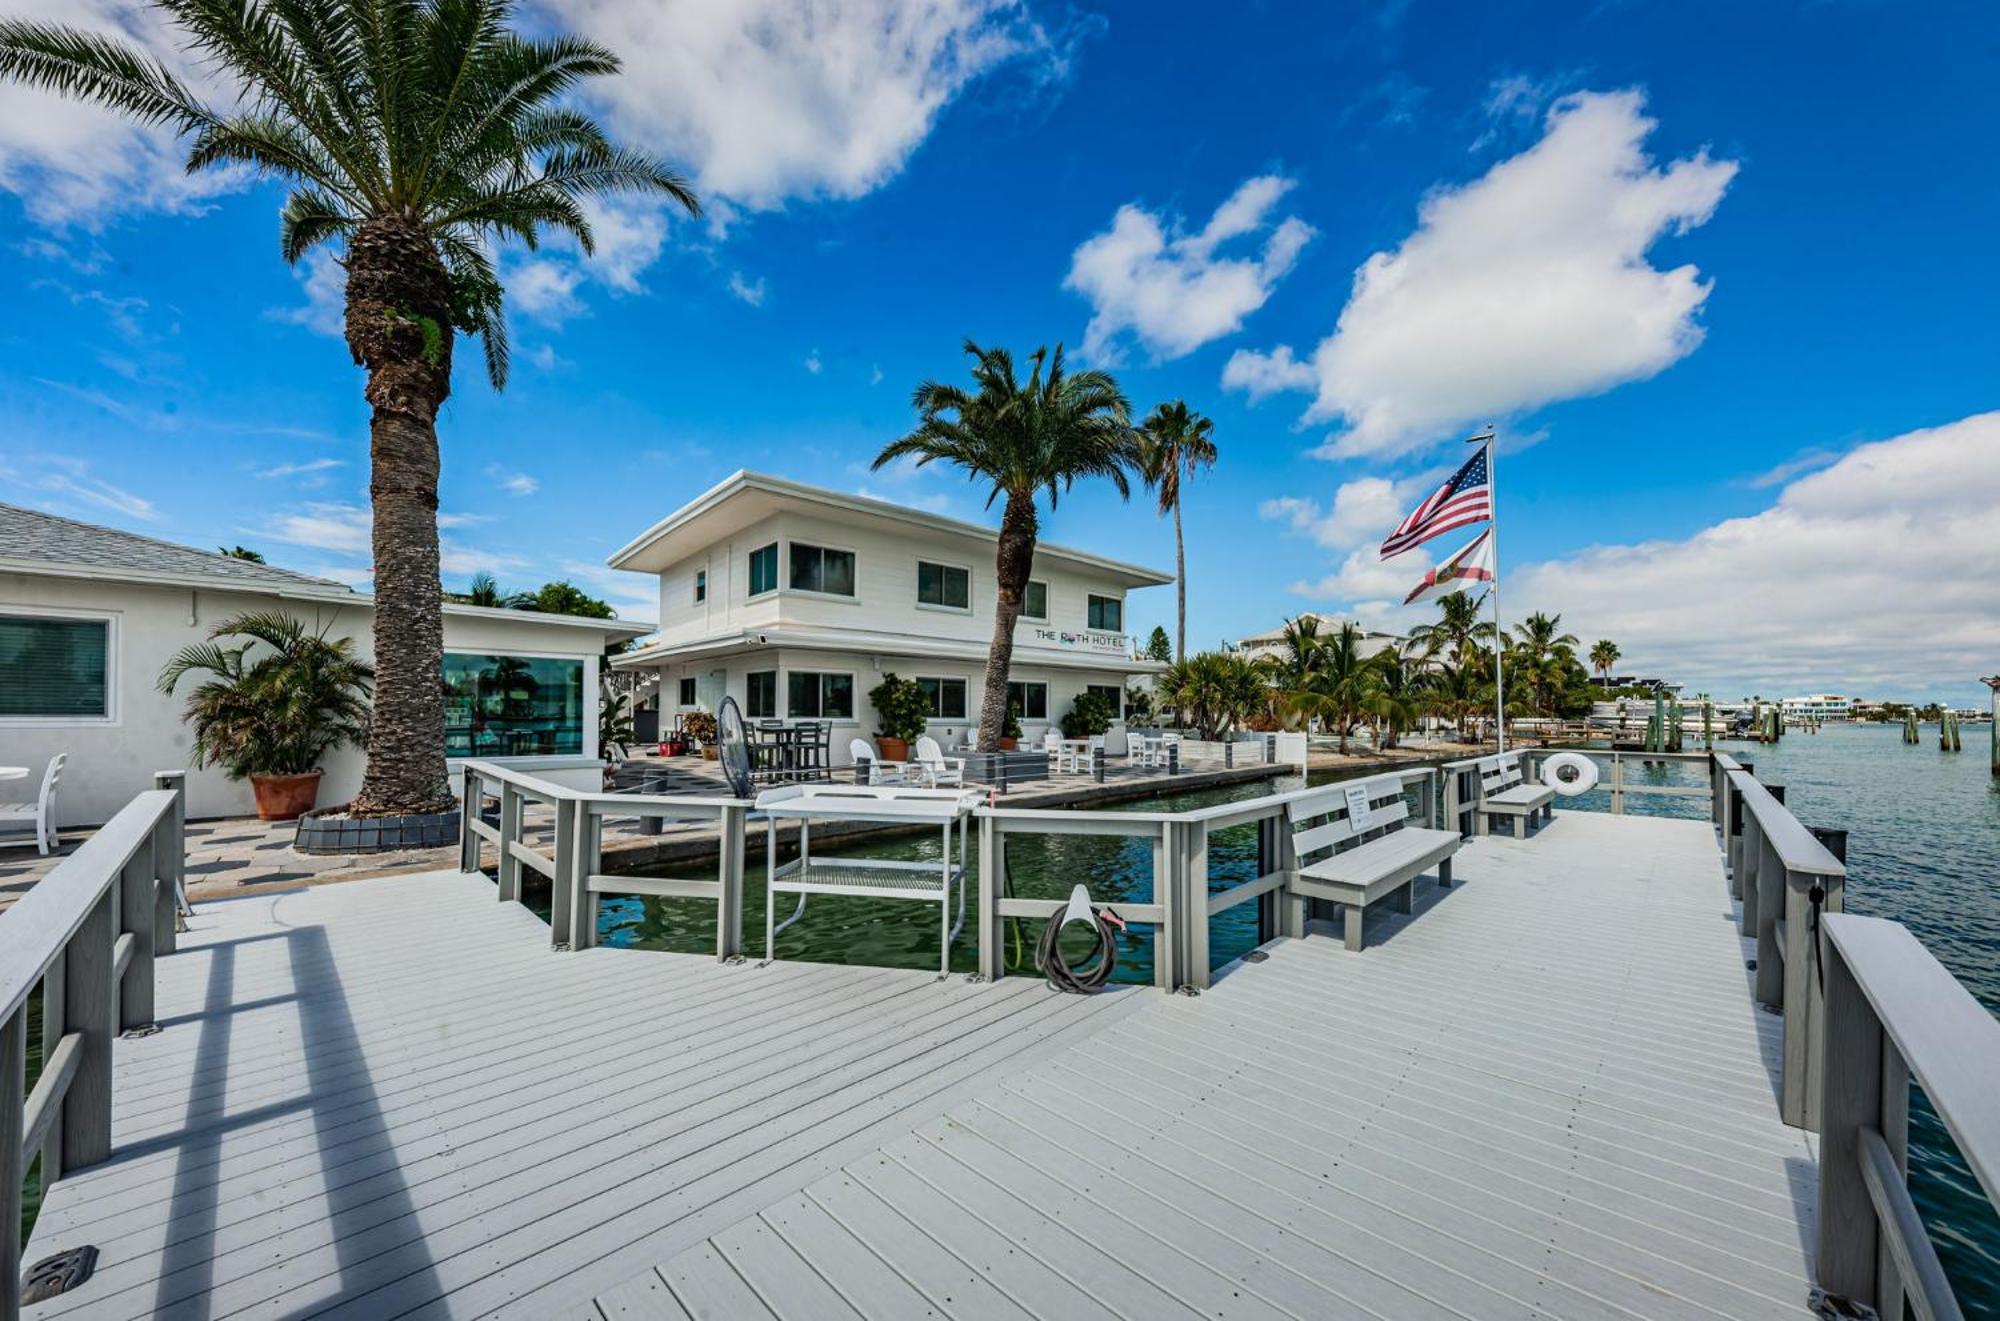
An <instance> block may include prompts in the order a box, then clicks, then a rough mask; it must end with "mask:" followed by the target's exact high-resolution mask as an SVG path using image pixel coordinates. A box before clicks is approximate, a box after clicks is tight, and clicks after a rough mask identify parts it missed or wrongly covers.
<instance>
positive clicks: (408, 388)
mask: <svg viewBox="0 0 2000 1321" xmlns="http://www.w3.org/2000/svg"><path fill="white" fill-rule="evenodd" d="M449 291H450V285H449V283H448V281H447V279H446V275H445V270H444V267H443V265H442V264H440V262H439V261H438V256H437V251H436V248H435V247H434V246H433V245H432V243H431V241H430V238H429V237H428V236H427V235H426V234H425V233H424V232H423V230H422V229H421V228H419V227H418V226H417V225H415V224H413V223H411V222H408V221H405V220H402V219H399V218H394V217H391V218H378V219H374V220H370V221H369V222H368V223H367V224H365V225H363V226H362V227H361V228H360V229H359V230H358V231H357V232H356V234H355V236H354V240H353V242H352V244H351V245H350V248H349V251H348V261H347V327H346V328H347V344H348V348H349V349H350V350H351V351H352V352H353V354H354V361H355V362H356V363H357V364H359V365H360V366H362V367H364V368H366V369H367V371H368V387H367V399H368V403H369V406H370V408H371V409H372V412H371V414H370V417H369V422H368V432H369V436H368V454H369V484H368V487H369V494H370V496H371V498H372V500H373V503H374V507H375V525H374V532H373V534H372V540H373V549H374V555H375V669H376V682H375V713H374V717H373V719H372V721H371V722H370V725H369V730H368V769H367V772H366V774H365V775H364V776H363V778H362V782H361V792H360V793H359V794H357V795H356V796H355V799H354V811H355V812H356V813H357V814H361V815H390V814H396V813H403V812H428V811H440V810H443V809H444V808H446V807H449V806H450V804H451V788H450V785H449V784H448V783H447V780H446V776H445V764H444V676H443V669H444V619H443V615H442V613H441V612H440V611H439V609H438V596H439V592H440V591H441V587H440V585H439V580H438V520H437V484H438V467H439V463H438V443H437V414H438V409H439V408H440V407H441V406H442V405H443V403H444V401H445V399H446V397H447V396H449V395H450V393H451V334H452V332H451V300H450V292H449Z"/></svg>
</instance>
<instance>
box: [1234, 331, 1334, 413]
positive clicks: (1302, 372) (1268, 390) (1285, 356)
mask: <svg viewBox="0 0 2000 1321" xmlns="http://www.w3.org/2000/svg"><path fill="white" fill-rule="evenodd" d="M1318 379H1319V378H1318V377H1317V376H1315V375H1314V374H1313V365H1312V364H1311V363H1310V362H1300V361H1299V360H1298V359H1297V358H1294V357H1293V356H1292V346H1291V345H1289V344H1280V345H1279V346H1278V347H1277V348H1276V349H1274V350H1272V351H1271V352H1269V353H1259V352H1258V351H1257V350H1255V349H1238V350H1236V352H1234V353H1232V354H1230V355H1229V361H1228V362H1226V363H1224V364H1223V367H1222V388H1223V389H1225V390H1242V391H1244V392H1245V393H1246V394H1248V395H1249V396H1250V402H1251V403H1253V404H1254V403H1257V402H1258V401H1259V400H1262V399H1264V398H1266V397H1267V396H1270V395H1274V394H1278V393H1280V392H1282V391H1285V390H1310V389H1312V388H1313V383H1314V382H1315V381H1317V380H1318Z"/></svg>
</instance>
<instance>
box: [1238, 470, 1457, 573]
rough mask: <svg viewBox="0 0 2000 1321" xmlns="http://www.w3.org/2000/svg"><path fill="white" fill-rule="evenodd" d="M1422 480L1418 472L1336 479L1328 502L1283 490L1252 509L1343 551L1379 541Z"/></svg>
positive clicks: (1423, 483) (1405, 508)
mask: <svg viewBox="0 0 2000 1321" xmlns="http://www.w3.org/2000/svg"><path fill="white" fill-rule="evenodd" d="M1428 484H1429V483H1428V481H1427V479H1426V477H1423V476H1419V477H1413V478H1403V479H1400V480H1391V479H1390V478H1387V477H1357V478H1355V479H1354V480H1352V481H1348V482H1342V483H1341V485H1340V489H1339V490H1337V491H1335V492H1334V493H1333V503H1332V505H1331V506H1330V507H1322V506H1321V505H1320V503H1319V501H1317V500H1313V499H1309V498H1304V497H1300V496H1289V495H1287V496H1279V497H1278V498H1276V499H1273V500H1266V501H1264V503H1263V504H1261V505H1259V506H1258V507H1257V512H1258V514H1259V515H1260V516H1262V517H1264V518H1267V519H1274V520H1277V521H1280V522H1283V523H1285V524H1287V525H1288V526H1289V527H1290V529H1291V531H1292V532H1294V533H1297V534H1299V535H1302V536H1308V537H1311V538H1312V539H1313V540H1314V541H1315V542H1317V543H1318V544H1320V545H1322V546H1325V547H1326V548H1327V549H1329V550H1348V549H1352V548H1353V547H1356V546H1360V545H1361V544H1363V543H1364V542H1379V541H1380V540H1381V539H1382V538H1383V537H1384V536H1385V535H1387V534H1388V532H1389V529H1391V528H1393V527H1395V526H1396V524H1397V523H1398V522H1400V521H1401V520H1402V517H1403V515H1404V514H1406V513H1408V512H1409V506H1410V505H1412V504H1413V503H1415V500H1416V497H1417V493H1418V491H1419V489H1420V488H1422V487H1424V486H1426V485H1428ZM1399 571H1400V569H1399Z"/></svg>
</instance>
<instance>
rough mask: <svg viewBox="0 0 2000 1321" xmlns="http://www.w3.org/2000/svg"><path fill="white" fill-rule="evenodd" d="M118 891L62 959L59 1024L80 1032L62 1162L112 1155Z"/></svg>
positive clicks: (102, 902)
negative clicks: (112, 1077)
mask: <svg viewBox="0 0 2000 1321" xmlns="http://www.w3.org/2000/svg"><path fill="white" fill-rule="evenodd" d="M117 902H118V897H117V894H116V891H115V890H113V889H112V888H109V887H107V888H106V889H105V891H104V894H103V895H102V896H101V897H99V899H98V901H97V902H96V903H94V904H92V905H91V907H90V912H89V913H88V914H86V915H85V917H84V919H83V924H82V925H81V926H79V927H78V928H77V930H76V934H75V935H74V936H72V937H70V941H69V947H68V950H67V952H66V953H65V955H64V959H63V1006H62V1007H63V1027H64V1031H65V1033H66V1034H67V1033H69V1032H75V1033H77V1034H79V1037H80V1040H79V1042H78V1046H79V1050H78V1052H77V1069H76V1077H74V1078H72V1079H71V1080H70V1084H69V1090H68V1092H67V1093H65V1094H64V1096H63V1106H62V1118H61V1119H60V1120H59V1121H57V1122H58V1123H59V1124H60V1125H61V1128H62V1150H63V1166H64V1168H66V1169H76V1168H79V1167H81V1166H85V1165H95V1164H96V1163H97V1162H98V1161H101V1160H103V1159H105V1158H106V1157H107V1156H109V1155H110V1154H111V1040H112V1038H113V1037H114V1036H116V1035H117V1024H118V969H117V960H116V955H115V953H114V946H115V943H116V940H117V935H116V931H117V924H118V923H117V910H116V908H115V907H114V905H116V904H117Z"/></svg>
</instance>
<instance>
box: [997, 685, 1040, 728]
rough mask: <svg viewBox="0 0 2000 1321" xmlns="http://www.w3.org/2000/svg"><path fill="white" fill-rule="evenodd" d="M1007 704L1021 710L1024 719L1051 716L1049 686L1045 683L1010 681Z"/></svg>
mask: <svg viewBox="0 0 2000 1321" xmlns="http://www.w3.org/2000/svg"><path fill="white" fill-rule="evenodd" d="M1007 705H1008V706H1010V707H1013V708H1015V709H1016V710H1018V711H1020V713H1021V719H1023V720H1047V719H1048V718H1049V686H1048V685H1047V684H1045V683H1010V684H1008V685H1007Z"/></svg>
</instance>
